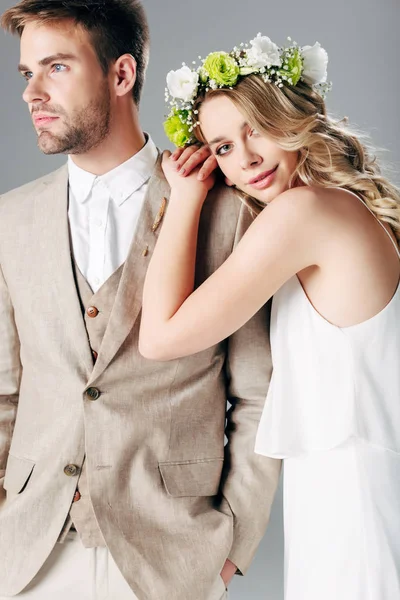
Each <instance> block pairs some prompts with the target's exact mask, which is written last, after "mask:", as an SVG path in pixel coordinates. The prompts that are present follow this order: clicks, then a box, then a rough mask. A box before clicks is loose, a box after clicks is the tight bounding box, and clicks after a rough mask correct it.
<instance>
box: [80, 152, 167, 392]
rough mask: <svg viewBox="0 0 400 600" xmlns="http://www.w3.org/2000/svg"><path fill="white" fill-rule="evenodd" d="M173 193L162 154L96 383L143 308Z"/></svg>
mask: <svg viewBox="0 0 400 600" xmlns="http://www.w3.org/2000/svg"><path fill="white" fill-rule="evenodd" d="M169 193H170V188H169V186H168V183H167V181H166V180H165V177H164V175H163V172H162V169H161V158H160V157H159V159H158V161H157V164H156V167H155V170H154V174H153V175H152V177H151V179H150V181H149V186H148V188H147V193H146V197H145V199H144V203H143V207H142V210H141V214H140V216H139V221H138V225H137V228H136V232H135V235H134V237H133V240H132V244H131V247H130V250H129V255H128V258H127V260H126V263H125V266H124V269H123V271H122V276H121V281H120V284H119V287H118V291H117V295H116V298H115V302H114V306H113V309H112V311H111V315H110V319H109V322H108V325H107V329H106V332H105V334H104V338H103V341H102V344H101V347H100V351H99V355H98V358H97V361H96V364H95V367H94V369H93V372H92V375H91V377H90V382H93V381H94V380H95V379H96V378H97V377H98V376H99V375H100V374H101V373H102V372H103V371H104V369H105V368H106V367H107V366H108V365H109V363H110V362H111V360H112V359H113V358H114V356H115V354H116V353H117V352H118V350H119V348H120V347H121V346H122V344H123V343H124V341H125V339H126V337H127V336H128V334H129V332H130V331H131V329H132V327H133V325H134V324H135V321H136V319H137V318H138V315H139V313H140V310H141V307H142V293H143V284H144V278H145V275H146V271H147V266H148V264H149V260H150V258H151V255H152V252H153V250H154V247H155V244H156V241H157V237H158V233H159V230H160V225H161V220H162V206H163V203H164V202H163V200H164V198H167V197H169ZM90 382H89V383H90Z"/></svg>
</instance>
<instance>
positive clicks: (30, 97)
mask: <svg viewBox="0 0 400 600" xmlns="http://www.w3.org/2000/svg"><path fill="white" fill-rule="evenodd" d="M22 98H23V99H24V100H25V102H26V103H27V104H34V103H36V102H47V101H48V100H49V99H50V96H49V94H48V93H47V92H46V90H45V89H44V86H43V84H42V82H41V80H40V79H39V78H37V79H36V78H34V77H32V79H29V81H28V85H27V86H26V88H25V90H24V93H23V94H22Z"/></svg>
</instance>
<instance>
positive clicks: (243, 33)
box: [0, 0, 400, 600]
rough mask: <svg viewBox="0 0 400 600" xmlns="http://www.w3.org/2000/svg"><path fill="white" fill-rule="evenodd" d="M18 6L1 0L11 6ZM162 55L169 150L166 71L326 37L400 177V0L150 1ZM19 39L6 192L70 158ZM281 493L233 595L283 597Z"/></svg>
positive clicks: (344, 111)
mask: <svg viewBox="0 0 400 600" xmlns="http://www.w3.org/2000/svg"><path fill="white" fill-rule="evenodd" d="M13 4H15V2H14V0H0V8H1V12H2V11H3V10H5V9H6V8H8V7H10V6H12V5H13ZM144 6H145V8H146V10H147V14H148V18H149V22H150V28H151V32H152V53H151V61H150V67H149V71H148V76H147V82H146V87H145V92H144V96H143V100H142V105H141V116H142V123H143V127H144V129H145V130H146V131H148V132H150V134H151V135H152V136H153V138H154V139H155V141H156V143H157V145H159V146H160V147H167V146H168V143H167V140H166V138H165V136H164V133H163V129H162V120H163V118H164V114H165V107H164V87H165V75H166V73H167V72H168V71H169V70H170V69H177V68H179V67H180V66H181V63H182V61H185V62H187V63H188V64H190V61H192V60H194V59H196V58H197V56H198V55H199V54H200V55H202V56H205V55H206V54H208V53H209V52H211V51H213V50H230V49H231V48H232V47H233V46H235V45H236V44H238V43H240V42H242V41H243V42H246V41H249V40H250V39H252V38H253V37H254V36H255V35H256V34H257V33H258V32H259V31H261V32H262V33H263V34H264V35H268V36H269V37H271V38H272V40H273V41H274V42H276V43H277V44H278V45H281V44H282V45H283V44H284V43H285V41H286V37H287V36H288V35H290V36H291V37H292V38H293V39H295V40H296V41H297V42H298V43H299V44H300V45H306V44H310V45H312V44H313V43H314V42H315V41H319V42H320V43H321V44H322V45H323V46H324V47H325V48H326V50H327V51H328V53H329V57H330V63H329V79H330V80H332V81H333V84H334V87H333V90H332V91H331V92H330V94H329V97H328V99H327V104H328V109H329V110H330V112H331V113H333V114H334V115H335V116H337V117H344V116H347V117H349V119H350V122H351V123H352V124H355V125H357V126H358V127H359V128H361V129H362V130H363V131H366V132H369V133H370V134H371V137H372V140H373V142H374V144H375V145H376V146H378V147H379V148H383V149H386V151H385V152H384V153H383V154H382V156H383V159H384V161H385V164H386V166H385V170H387V169H388V168H389V167H390V171H388V172H390V174H391V175H390V176H391V178H392V180H394V181H395V182H396V183H397V184H399V183H400V177H399V174H398V173H399V168H398V167H399V163H400V142H399V133H400V118H399V108H398V107H399V95H400V82H399V59H398V56H399V51H400V41H399V31H398V30H399V25H400V2H399V0H335V1H333V2H332V1H328V0H301V1H300V0H286V1H285V2H278V1H277V0H270V1H269V2H268V1H267V0H253V1H247V2H245V0H240V1H239V0H201V1H200V0H168V2H166V1H165V0H144ZM18 58H19V44H18V40H16V39H13V38H11V37H10V36H6V35H5V34H4V33H3V32H0V73H1V75H0V77H1V80H0V82H1V111H0V132H1V143H0V152H1V154H0V158H1V160H0V193H4V192H5V191H7V190H9V189H12V188H14V187H16V186H18V185H21V184H23V183H25V182H27V181H30V180H32V179H35V178H37V177H39V176H41V175H44V174H45V173H48V172H49V171H51V170H53V169H55V168H57V167H58V166H59V165H61V164H62V163H63V162H64V161H65V157H46V156H43V155H42V154H41V153H40V151H39V150H38V149H37V146H36V138H35V134H34V131H33V128H32V125H31V121H30V118H29V115H28V111H27V108H26V107H25V105H24V103H23V101H22V100H21V98H20V96H21V93H22V91H23V88H24V82H23V80H22V78H21V77H20V75H18V73H17V71H16V65H17V63H18ZM281 506H282V494H281V489H280V490H279V493H278V495H277V497H276V501H275V504H274V507H273V512H272V518H271V523H270V526H269V529H268V532H267V535H266V536H265V538H264V540H263V542H262V544H261V546H260V548H259V550H258V553H257V555H256V558H255V560H254V562H253V564H252V566H251V568H250V570H249V573H248V575H247V576H246V577H245V578H241V577H235V580H234V582H233V584H232V586H231V594H230V599H231V600H239V599H240V600H282V598H283V585H282V583H283V564H282V559H283V537H282V536H283V532H282V510H281Z"/></svg>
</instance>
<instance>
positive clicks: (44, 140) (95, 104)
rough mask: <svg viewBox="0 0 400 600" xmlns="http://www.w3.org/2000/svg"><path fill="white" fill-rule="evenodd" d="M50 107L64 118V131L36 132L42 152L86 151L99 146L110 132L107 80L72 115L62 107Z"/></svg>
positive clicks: (73, 152) (69, 152) (75, 152)
mask: <svg viewBox="0 0 400 600" xmlns="http://www.w3.org/2000/svg"><path fill="white" fill-rule="evenodd" d="M53 111H54V114H55V115H57V116H59V117H60V118H64V124H65V127H66V131H65V133H64V134H59V135H56V134H54V133H52V132H51V131H49V130H45V131H42V132H39V134H38V136H39V137H38V146H39V148H40V150H41V151H42V152H43V153H44V154H47V155H50V154H85V153H87V152H89V151H90V150H93V149H94V148H96V147H97V146H99V145H100V144H101V143H102V142H103V141H104V140H105V138H106V137H107V136H108V135H109V133H110V122H111V97H110V91H109V89H108V86H107V84H105V85H104V87H103V88H102V89H101V90H100V91H99V94H98V96H97V97H96V98H94V99H93V100H91V101H90V102H89V104H87V105H86V106H84V107H82V108H80V109H76V110H75V111H74V113H73V114H72V115H68V114H67V113H66V112H65V110H64V109H62V108H61V107H53V108H52V112H53Z"/></svg>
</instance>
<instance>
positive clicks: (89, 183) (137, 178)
mask: <svg viewBox="0 0 400 600" xmlns="http://www.w3.org/2000/svg"><path fill="white" fill-rule="evenodd" d="M157 157H158V151H157V148H156V146H155V144H154V142H153V140H152V139H151V137H150V136H149V135H147V134H146V143H145V145H144V146H143V148H142V149H141V150H139V152H137V153H136V154H134V156H132V157H131V158H129V159H128V160H127V161H125V162H124V163H122V164H121V165H118V167H115V169H113V170H112V171H109V172H108V173H105V174H104V175H100V176H96V175H93V174H92V173H88V172H87V171H84V170H83V169H81V168H80V167H78V166H77V165H76V164H75V163H74V162H73V160H72V158H71V157H70V156H69V157H68V169H69V185H70V187H71V190H72V192H73V194H74V196H75V197H76V199H77V200H78V201H79V202H81V203H82V204H83V203H84V202H85V201H86V200H87V199H88V198H89V195H90V192H91V191H92V188H93V185H94V184H95V183H97V182H101V183H102V184H103V185H105V186H106V188H107V189H108V191H109V193H110V197H111V199H112V200H113V201H114V202H115V203H116V204H117V205H118V206H121V205H122V204H123V203H124V202H125V201H126V200H127V199H128V198H129V196H131V195H132V194H133V193H134V192H136V191H137V190H139V189H140V188H141V187H142V185H144V184H145V183H146V181H148V180H149V179H150V177H151V175H152V172H153V170H154V166H155V164H156V162H157Z"/></svg>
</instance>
